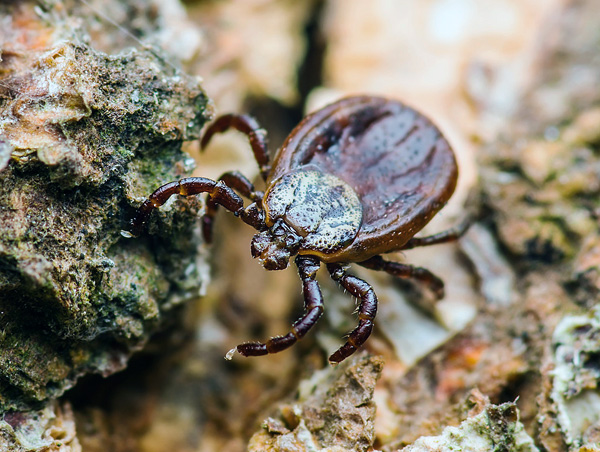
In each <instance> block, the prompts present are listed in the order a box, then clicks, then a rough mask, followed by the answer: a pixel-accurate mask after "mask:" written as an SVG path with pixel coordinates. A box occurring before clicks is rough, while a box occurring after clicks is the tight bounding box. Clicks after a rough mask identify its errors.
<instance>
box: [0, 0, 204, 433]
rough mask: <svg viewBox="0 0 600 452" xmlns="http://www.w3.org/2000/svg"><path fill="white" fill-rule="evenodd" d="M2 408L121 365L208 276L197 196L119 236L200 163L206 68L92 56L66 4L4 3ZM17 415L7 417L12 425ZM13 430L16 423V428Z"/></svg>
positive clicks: (138, 55) (0, 13)
mask: <svg viewBox="0 0 600 452" xmlns="http://www.w3.org/2000/svg"><path fill="white" fill-rule="evenodd" d="M0 17H1V18H2V23H3V26H2V28H1V29H0V40H1V43H2V44H1V57H2V61H1V63H0V77H1V84H0V112H1V116H0V142H1V145H0V148H1V152H0V154H1V157H2V165H1V171H0V323H1V324H2V331H1V334H0V350H1V353H0V410H6V409H15V408H17V409H23V408H27V407H30V406H32V404H33V403H35V402H39V401H44V400H46V399H48V398H51V397H57V396H59V395H60V394H62V392H63V391H64V390H65V389H67V388H69V387H70V386H72V385H73V384H74V383H75V381H76V380H77V378H78V377H79V376H81V375H83V374H86V373H102V374H103V375H108V374H111V373H113V372H115V371H117V370H120V369H122V368H123V367H124V366H125V364H126V361H127V359H128V357H129V356H130V354H131V353H132V352H133V351H134V350H135V349H137V348H139V347H140V346H141V345H143V343H144V342H145V341H146V340H147V339H148V337H149V334H150V333H151V332H152V331H154V330H155V329H156V328H157V327H159V325H160V324H161V322H163V321H164V319H165V317H166V316H168V315H167V314H168V313H169V311H171V310H172V308H173V307H174V306H175V305H177V304H178V303H179V302H181V301H182V300H184V299H187V298H190V297H194V296H196V295H197V293H198V287H199V285H200V284H201V283H202V281H203V275H201V274H200V270H201V268H202V266H201V265H200V264H201V261H200V260H199V257H198V255H197V251H196V249H197V245H198V243H199V238H198V235H197V234H195V233H194V230H195V229H194V228H195V226H194V224H195V219H194V218H195V215H196V214H197V211H198V209H199V207H200V205H199V204H198V202H195V201H194V200H189V201H176V202H175V203H174V204H173V205H172V206H171V208H170V209H169V208H167V209H163V210H162V211H161V213H160V215H157V217H158V220H157V223H158V226H159V227H157V225H156V224H155V225H154V226H153V227H152V228H151V229H152V231H153V232H152V235H151V237H148V238H142V239H138V240H135V241H134V240H127V239H126V238H124V237H123V236H122V235H121V230H122V229H125V228H126V227H127V222H128V220H129V218H130V217H131V215H132V214H133V211H134V208H135V207H137V205H138V204H139V202H140V201H141V200H142V199H143V197H145V196H146V195H147V194H148V193H149V192H151V191H152V189H153V188H155V187H156V186H158V185H160V184H161V183H162V182H164V181H165V180H171V179H176V178H177V177H179V176H181V175H184V174H187V173H188V172H189V171H190V170H191V169H192V168H193V166H194V165H193V161H192V160H191V159H189V157H187V156H186V155H185V154H184V153H183V152H182V151H181V144H182V142H183V141H184V140H190V139H195V138H197V137H198V134H199V131H200V129H201V127H202V125H203V124H204V122H205V121H206V120H207V119H208V118H209V117H210V115H211V108H210V106H209V104H208V99H207V97H206V95H205V94H204V92H203V90H202V88H201V87H200V85H199V83H198V80H197V79H196V78H193V77H190V76H187V75H185V74H183V73H182V72H180V71H178V70H177V69H176V68H174V67H173V66H172V65H171V64H168V63H167V62H166V61H165V60H164V58H162V57H161V56H160V55H158V54H157V53H156V52H154V51H150V50H144V51H137V50H133V49H129V50H127V51H123V52H122V53H119V54H117V55H108V54H105V53H103V52H100V51H97V50H95V49H94V48H93V47H91V46H90V45H89V44H88V43H87V40H88V37H87V35H86V34H85V33H84V31H83V30H82V29H81V28H78V27H77V25H78V24H79V23H80V21H78V20H77V19H75V18H74V17H72V16H70V15H68V13H67V9H65V5H64V4H63V3H62V2H60V1H52V2H50V1H48V2H41V3H40V2H14V3H10V2H9V3H8V4H3V5H2V6H0ZM7 422H9V423H10V421H7ZM14 427H15V428H17V427H18V425H15V426H14Z"/></svg>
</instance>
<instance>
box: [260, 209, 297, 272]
mask: <svg viewBox="0 0 600 452" xmlns="http://www.w3.org/2000/svg"><path fill="white" fill-rule="evenodd" d="M301 240H302V238H301V237H300V236H299V235H298V234H296V232H295V231H294V230H293V229H292V228H290V227H289V226H287V225H286V224H285V223H284V222H283V221H282V220H279V221H277V222H275V224H274V225H273V226H272V227H271V228H269V230H267V231H263V232H260V233H258V234H256V235H255V236H254V237H253V238H252V243H251V244H250V250H251V252H252V257H254V258H258V261H259V262H260V265H262V266H263V267H264V268H265V270H284V269H286V268H287V266H288V264H289V262H290V257H291V256H293V255H294V254H296V253H297V252H298V248H299V247H300V241H301Z"/></svg>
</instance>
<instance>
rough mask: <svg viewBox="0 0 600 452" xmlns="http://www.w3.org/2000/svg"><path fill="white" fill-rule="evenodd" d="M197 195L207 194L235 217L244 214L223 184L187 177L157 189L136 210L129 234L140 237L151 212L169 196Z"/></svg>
mask: <svg viewBox="0 0 600 452" xmlns="http://www.w3.org/2000/svg"><path fill="white" fill-rule="evenodd" d="M199 193H208V195H209V196H210V197H211V199H213V201H214V202H216V203H217V204H220V205H222V206H223V207H225V208H226V209H227V210H230V211H232V212H234V213H235V214H237V215H242V216H243V214H244V201H243V200H242V198H240V197H239V196H238V195H237V193H235V192H234V191H233V190H232V189H231V188H229V187H228V186H227V185H225V183H223V182H215V181H214V180H211V179H207V178H205V177H187V178H185V179H181V180H179V181H176V182H169V183H168V184H165V185H162V186H161V187H159V188H157V189H156V190H155V191H154V193H152V194H151V195H150V196H149V197H148V199H146V201H144V202H143V203H142V205H141V206H140V207H139V208H138V210H137V212H136V214H135V217H134V218H133V220H131V223H130V229H129V232H130V234H131V235H132V236H138V235H140V234H141V232H142V230H143V229H144V227H145V226H146V223H147V222H148V219H149V218H150V214H151V213H152V211H153V210H154V209H157V208H159V207H160V206H162V205H163V204H164V203H165V202H167V200H168V199H169V198H170V197H171V196H173V195H182V196H192V195H197V194H199Z"/></svg>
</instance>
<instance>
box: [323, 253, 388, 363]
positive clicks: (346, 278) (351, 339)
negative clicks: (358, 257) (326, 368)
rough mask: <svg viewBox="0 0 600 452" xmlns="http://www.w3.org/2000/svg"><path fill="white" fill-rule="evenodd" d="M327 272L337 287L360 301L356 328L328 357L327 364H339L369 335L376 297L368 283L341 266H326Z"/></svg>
mask: <svg viewBox="0 0 600 452" xmlns="http://www.w3.org/2000/svg"><path fill="white" fill-rule="evenodd" d="M327 270H329V273H330V274H331V277H332V278H333V279H334V280H335V281H336V282H337V283H338V284H339V285H341V286H342V287H343V288H344V289H346V290H347V291H348V292H350V293H351V294H352V296H354V297H356V298H359V299H360V303H359V305H358V326H357V327H356V328H355V329H354V330H353V331H352V332H351V333H350V335H349V336H348V340H347V341H346V343H345V344H344V345H342V346H341V347H340V348H339V349H338V350H337V351H336V352H335V353H334V354H333V355H331V356H330V357H329V362H331V363H339V362H342V361H343V360H345V359H346V358H347V357H348V356H350V355H351V354H353V353H354V352H355V351H356V350H358V348H359V347H360V346H361V345H362V344H364V342H365V341H366V340H367V339H368V337H369V336H370V335H371V331H373V320H374V319H375V314H377V295H375V291H374V290H373V288H372V287H371V285H370V284H369V283H368V282H366V281H363V280H362V279H360V278H357V277H356V276H353V275H349V274H347V273H346V269H345V268H344V266H343V265H340V264H327Z"/></svg>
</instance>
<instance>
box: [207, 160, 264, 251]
mask: <svg viewBox="0 0 600 452" xmlns="http://www.w3.org/2000/svg"><path fill="white" fill-rule="evenodd" d="M219 181H223V183H225V185H227V186H228V187H229V188H231V189H233V190H236V191H237V192H239V193H240V194H241V195H242V196H245V197H246V198H248V199H250V200H252V201H254V202H260V201H261V200H262V197H263V193H262V192H257V191H255V190H254V185H253V184H252V182H250V181H249V180H248V179H247V178H246V177H245V176H244V175H243V174H242V173H240V172H238V171H229V172H227V173H225V174H223V175H222V176H221V177H220V178H219ZM218 207H219V203H218V202H217V201H216V200H215V199H213V198H212V197H211V196H210V195H209V196H208V198H207V199H206V208H205V211H204V216H203V217H202V235H203V236H204V241H205V242H206V243H211V242H212V229H213V222H214V218H215V215H216V214H217V210H218ZM247 223H248V222H247ZM250 224H251V223H250ZM252 226H254V227H255V228H256V229H260V228H259V227H257V226H256V225H254V224H252Z"/></svg>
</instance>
